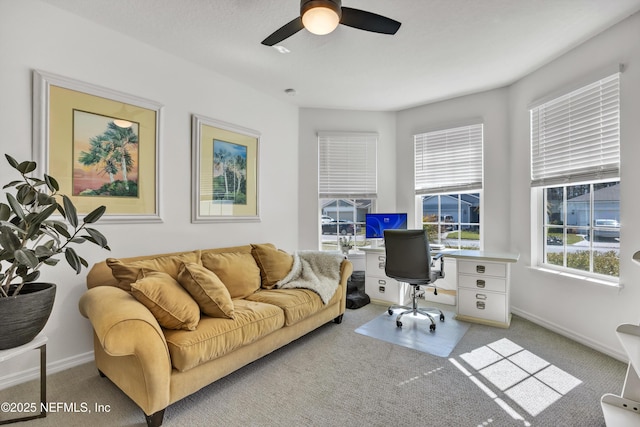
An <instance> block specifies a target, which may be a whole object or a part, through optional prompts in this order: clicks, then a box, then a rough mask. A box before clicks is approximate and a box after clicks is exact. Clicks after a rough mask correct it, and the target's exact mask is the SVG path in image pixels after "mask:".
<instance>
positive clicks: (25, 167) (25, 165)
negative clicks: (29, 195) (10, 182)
mask: <svg viewBox="0 0 640 427" xmlns="http://www.w3.org/2000/svg"><path fill="white" fill-rule="evenodd" d="M36 166H37V164H36V162H32V161H29V160H25V161H24V162H22V163H20V164H19V165H18V167H17V169H18V170H19V171H20V173H22V174H28V173H29V172H33V171H34V170H36Z"/></svg>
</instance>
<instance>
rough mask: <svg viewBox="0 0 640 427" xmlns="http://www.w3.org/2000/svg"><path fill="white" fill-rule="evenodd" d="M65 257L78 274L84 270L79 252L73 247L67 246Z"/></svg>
mask: <svg viewBox="0 0 640 427" xmlns="http://www.w3.org/2000/svg"><path fill="white" fill-rule="evenodd" d="M64 257H65V259H66V260H67V262H68V263H69V265H70V266H71V268H73V269H74V270H75V271H76V274H78V273H80V272H81V271H82V262H81V261H80V258H79V257H78V254H77V253H76V251H74V250H73V248H66V249H65V251H64Z"/></svg>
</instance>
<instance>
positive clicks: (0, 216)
mask: <svg viewBox="0 0 640 427" xmlns="http://www.w3.org/2000/svg"><path fill="white" fill-rule="evenodd" d="M10 217H11V208H10V207H9V205H7V204H4V203H0V221H9V218H10Z"/></svg>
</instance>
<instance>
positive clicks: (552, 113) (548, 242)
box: [530, 73, 620, 279]
mask: <svg viewBox="0 0 640 427" xmlns="http://www.w3.org/2000/svg"><path fill="white" fill-rule="evenodd" d="M530 116H531V186H532V191H533V192H534V196H535V197H536V198H537V200H540V201H541V203H540V204H539V205H538V208H539V209H541V212H538V213H537V214H536V215H533V217H534V218H535V219H536V221H539V222H538V223H534V224H533V226H534V227H535V229H536V230H539V234H538V236H539V239H540V240H541V244H539V245H538V246H539V247H540V249H541V251H540V252H539V253H538V256H539V258H540V260H541V262H540V263H541V264H543V265H545V266H551V267H556V268H562V269H571V270H576V271H580V272H581V273H587V274H588V275H594V276H596V277H597V276H606V277H607V278H609V279H610V278H613V277H618V275H619V259H620V258H619V250H620V119H619V117H620V102H619V73H616V74H614V75H612V76H609V77H606V78H604V79H602V80H599V81H597V82H595V83H592V84H590V85H587V86H584V87H582V88H580V89H578V90H575V91H573V92H570V93H568V94H566V95H563V96H561V97H559V98H556V99H553V100H551V101H548V102H546V103H544V104H541V105H538V106H536V107H534V108H532V109H531V111H530Z"/></svg>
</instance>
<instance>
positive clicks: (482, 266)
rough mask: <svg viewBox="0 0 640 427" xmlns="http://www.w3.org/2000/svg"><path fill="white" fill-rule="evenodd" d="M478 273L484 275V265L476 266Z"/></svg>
mask: <svg viewBox="0 0 640 427" xmlns="http://www.w3.org/2000/svg"><path fill="white" fill-rule="evenodd" d="M476 273H484V265H476Z"/></svg>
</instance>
